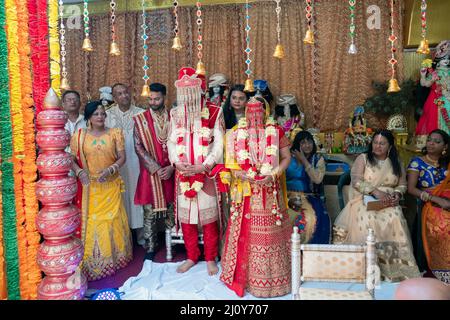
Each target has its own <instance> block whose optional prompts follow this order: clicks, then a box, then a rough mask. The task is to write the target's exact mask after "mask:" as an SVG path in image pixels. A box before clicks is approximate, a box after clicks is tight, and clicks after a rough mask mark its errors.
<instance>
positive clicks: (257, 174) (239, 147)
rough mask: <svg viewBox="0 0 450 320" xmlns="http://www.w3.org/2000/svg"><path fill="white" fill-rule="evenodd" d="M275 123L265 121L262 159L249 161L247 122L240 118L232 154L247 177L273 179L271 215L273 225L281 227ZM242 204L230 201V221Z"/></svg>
mask: <svg viewBox="0 0 450 320" xmlns="http://www.w3.org/2000/svg"><path fill="white" fill-rule="evenodd" d="M275 125H276V121H275V120H274V119H273V118H272V117H269V118H268V119H267V121H266V128H265V130H264V131H265V132H264V133H265V140H266V147H265V154H264V156H263V158H262V159H260V155H259V154H258V153H257V155H256V158H258V159H251V158H252V157H251V153H250V150H249V133H248V127H247V120H246V118H242V119H240V120H239V122H238V128H237V130H236V137H235V140H234V152H235V154H236V158H237V160H238V164H239V166H240V167H241V169H242V170H243V171H245V172H246V174H247V176H248V177H250V178H252V179H255V180H258V179H263V178H264V176H268V175H272V177H273V178H274V179H273V184H274V186H273V203H272V208H271V210H272V214H274V215H275V219H276V220H275V223H276V225H278V226H281V220H282V219H283V215H282V214H281V212H280V210H279V207H278V201H277V191H276V190H277V189H279V188H278V187H279V183H278V180H277V179H275V177H276V175H277V174H276V172H277V169H275V170H274V164H275V161H276V159H277V155H278V146H277V145H276V143H275V142H276V137H277V133H278V131H277V128H276V127H275ZM251 160H253V162H256V161H258V160H260V161H261V162H263V163H262V165H261V167H260V168H259V170H258V168H257V166H256V165H255V163H252V162H251ZM242 209H243V208H242V204H237V203H236V202H235V201H232V203H231V208H230V211H231V213H232V215H231V219H233V220H235V219H236V218H237V217H238V216H239V213H241V211H242Z"/></svg>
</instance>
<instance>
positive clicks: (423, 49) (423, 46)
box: [417, 39, 430, 54]
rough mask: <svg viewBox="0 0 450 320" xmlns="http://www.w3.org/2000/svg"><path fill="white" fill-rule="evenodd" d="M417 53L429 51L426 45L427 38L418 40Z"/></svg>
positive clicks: (427, 52)
mask: <svg viewBox="0 0 450 320" xmlns="http://www.w3.org/2000/svg"><path fill="white" fill-rule="evenodd" d="M417 53H421V54H429V53H430V47H429V46H428V40H427V39H422V40H420V45H419V48H417Z"/></svg>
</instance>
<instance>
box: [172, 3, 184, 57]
mask: <svg viewBox="0 0 450 320" xmlns="http://www.w3.org/2000/svg"><path fill="white" fill-rule="evenodd" d="M173 16H174V19H175V27H174V29H173V32H174V33H175V37H174V38H173V45H172V49H173V50H175V51H180V50H181V49H182V48H183V46H182V45H181V39H180V36H179V35H178V32H179V30H178V1H177V0H174V2H173Z"/></svg>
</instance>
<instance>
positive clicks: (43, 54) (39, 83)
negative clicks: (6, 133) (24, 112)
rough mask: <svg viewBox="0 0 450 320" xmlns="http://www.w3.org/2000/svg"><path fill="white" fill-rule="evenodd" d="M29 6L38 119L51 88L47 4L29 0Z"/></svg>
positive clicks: (34, 91) (34, 94)
mask: <svg viewBox="0 0 450 320" xmlns="http://www.w3.org/2000/svg"><path fill="white" fill-rule="evenodd" d="M27 6H28V15H29V22H28V25H29V37H30V44H31V61H32V66H33V99H34V103H35V109H36V111H35V116H36V117H37V115H38V114H39V113H40V112H41V110H42V104H43V102H44V97H45V95H46V93H47V91H48V89H49V87H50V81H49V74H50V66H49V62H48V61H49V57H48V51H49V48H48V38H47V37H48V21H47V2H46V1H45V0H28V2H27Z"/></svg>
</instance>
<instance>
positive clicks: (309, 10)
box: [303, 0, 314, 44]
mask: <svg viewBox="0 0 450 320" xmlns="http://www.w3.org/2000/svg"><path fill="white" fill-rule="evenodd" d="M305 2H306V8H305V11H306V21H307V28H308V30H306V34H305V38H304V39H303V43H305V44H314V32H313V31H312V30H311V25H312V17H313V0H305Z"/></svg>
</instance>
